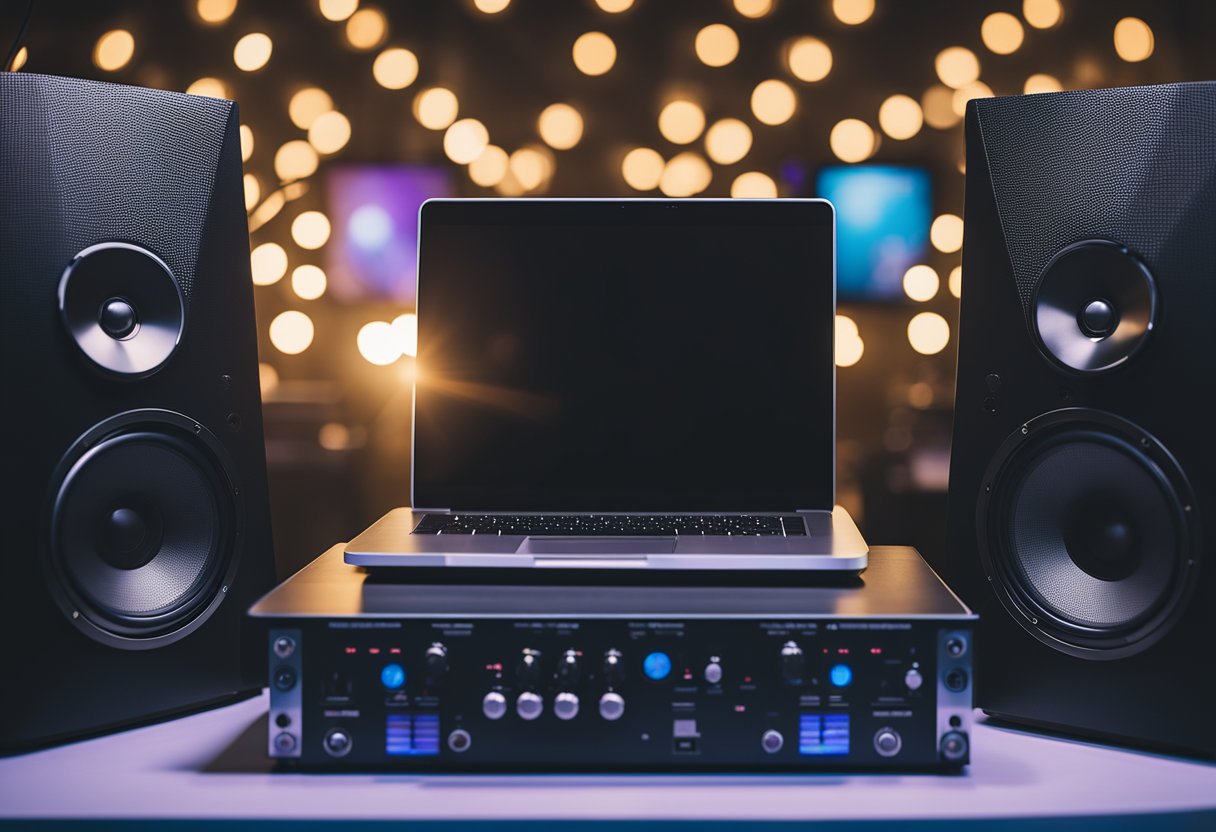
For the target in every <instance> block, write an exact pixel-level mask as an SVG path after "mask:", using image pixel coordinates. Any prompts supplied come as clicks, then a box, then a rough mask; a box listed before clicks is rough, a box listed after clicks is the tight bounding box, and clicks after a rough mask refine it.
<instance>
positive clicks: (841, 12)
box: [832, 0, 874, 26]
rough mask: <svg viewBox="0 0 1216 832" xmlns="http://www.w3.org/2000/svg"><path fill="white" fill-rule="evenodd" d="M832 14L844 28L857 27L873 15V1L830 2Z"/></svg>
mask: <svg viewBox="0 0 1216 832" xmlns="http://www.w3.org/2000/svg"><path fill="white" fill-rule="evenodd" d="M832 13H833V14H834V15H836V19H837V20H839V21H840V22H841V23H843V24H845V25H846V26H857V25H858V24H861V23H865V22H866V21H867V20H869V19H870V16H871V15H872V14H874V0H832Z"/></svg>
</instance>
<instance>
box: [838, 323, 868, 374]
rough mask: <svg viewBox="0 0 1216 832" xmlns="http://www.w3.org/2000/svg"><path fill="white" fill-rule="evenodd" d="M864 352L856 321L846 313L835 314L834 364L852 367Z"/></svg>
mask: <svg viewBox="0 0 1216 832" xmlns="http://www.w3.org/2000/svg"><path fill="white" fill-rule="evenodd" d="M864 352H865V344H864V343H862V340H861V333H860V332H858V330H857V324H856V322H855V321H854V320H853V319H852V318H850V317H849V316H848V315H837V316H836V366H837V367H852V366H853V365H854V364H856V363H857V362H858V361H860V360H861V356H862V353H864Z"/></svg>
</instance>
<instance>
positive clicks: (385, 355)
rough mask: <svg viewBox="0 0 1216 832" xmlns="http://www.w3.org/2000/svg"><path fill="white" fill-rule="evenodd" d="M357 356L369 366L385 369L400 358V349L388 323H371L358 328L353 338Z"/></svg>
mask: <svg viewBox="0 0 1216 832" xmlns="http://www.w3.org/2000/svg"><path fill="white" fill-rule="evenodd" d="M355 344H356V345H357V346H358V347H359V354H360V355H362V356H363V357H364V358H365V359H367V361H368V362H369V363H371V364H375V365H376V366H378V367H386V366H388V365H389V364H392V363H393V362H394V361H396V360H397V359H398V358H400V357H401V348H400V347H399V346H398V344H397V338H396V335H395V333H394V332H393V325H392V324H390V323H389V322H388V321H372V322H371V323H366V324H364V325H363V326H362V328H360V330H359V334H358V335H357V336H355Z"/></svg>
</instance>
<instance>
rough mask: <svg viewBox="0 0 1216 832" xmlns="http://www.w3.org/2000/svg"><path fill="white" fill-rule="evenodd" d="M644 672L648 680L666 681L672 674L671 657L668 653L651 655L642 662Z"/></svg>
mask: <svg viewBox="0 0 1216 832" xmlns="http://www.w3.org/2000/svg"><path fill="white" fill-rule="evenodd" d="M642 671H643V672H644V673H645V674H646V678H648V679H654V680H655V681H656V682H657V681H659V680H661V679H666V678H667V674H669V673H671V657H670V656H668V655H667V654H666V653H651V654H650V655H649V656H647V657H646V658H644V659H643V660H642Z"/></svg>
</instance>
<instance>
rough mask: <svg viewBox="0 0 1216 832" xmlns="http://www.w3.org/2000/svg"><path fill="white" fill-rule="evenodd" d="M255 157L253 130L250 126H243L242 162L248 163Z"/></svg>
mask: <svg viewBox="0 0 1216 832" xmlns="http://www.w3.org/2000/svg"><path fill="white" fill-rule="evenodd" d="M252 155H253V128H252V127H250V126H249V125H248V124H242V125H241V161H242V162H248V161H249V157H250V156H252Z"/></svg>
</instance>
